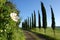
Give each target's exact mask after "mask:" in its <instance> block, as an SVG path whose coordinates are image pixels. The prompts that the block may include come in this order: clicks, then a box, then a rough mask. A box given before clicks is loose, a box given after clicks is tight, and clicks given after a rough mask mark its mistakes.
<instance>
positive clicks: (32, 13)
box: [32, 13, 34, 28]
mask: <svg viewBox="0 0 60 40" xmlns="http://www.w3.org/2000/svg"><path fill="white" fill-rule="evenodd" d="M33 22H34V20H33V13H32V28H33Z"/></svg>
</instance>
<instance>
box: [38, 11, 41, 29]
mask: <svg viewBox="0 0 60 40" xmlns="http://www.w3.org/2000/svg"><path fill="white" fill-rule="evenodd" d="M38 24H39V25H38V27H39V28H41V17H40V13H39V10H38Z"/></svg>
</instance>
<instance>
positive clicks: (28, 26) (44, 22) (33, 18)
mask: <svg viewBox="0 0 60 40" xmlns="http://www.w3.org/2000/svg"><path fill="white" fill-rule="evenodd" d="M50 8H51V20H52V22H51V28H52V29H53V32H54V33H55V17H54V12H53V9H52V7H51V6H50ZM41 11H42V26H41V16H40V12H39V10H38V28H39V29H40V28H44V33H45V32H46V28H47V14H46V9H45V7H44V4H43V2H41ZM28 20H30V21H28ZM32 28H37V27H36V13H35V10H34V13H32V16H31V17H30V18H29V17H28V19H26V20H25V21H24V22H22V29H26V30H29V29H32Z"/></svg>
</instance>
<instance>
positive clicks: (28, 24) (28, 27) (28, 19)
mask: <svg viewBox="0 0 60 40" xmlns="http://www.w3.org/2000/svg"><path fill="white" fill-rule="evenodd" d="M27 25H28V29H29V17H28V21H27Z"/></svg>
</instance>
